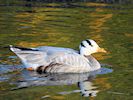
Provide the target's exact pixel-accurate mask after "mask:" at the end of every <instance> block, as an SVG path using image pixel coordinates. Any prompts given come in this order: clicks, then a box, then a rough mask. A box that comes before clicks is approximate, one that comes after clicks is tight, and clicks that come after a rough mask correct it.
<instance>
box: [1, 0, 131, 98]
mask: <svg viewBox="0 0 133 100" xmlns="http://www.w3.org/2000/svg"><path fill="white" fill-rule="evenodd" d="M8 1H9V0H7V1H6V2H4V0H2V1H0V64H1V65H2V66H4V65H13V66H18V65H20V62H19V60H18V59H16V58H15V60H14V58H12V56H13V57H14V56H15V55H14V54H13V53H11V52H10V51H9V50H8V49H7V48H3V47H5V46H8V45H10V44H12V45H17V46H23V47H36V46H42V45H49V46H59V47H69V48H73V49H78V45H79V43H80V42H81V41H82V40H84V39H87V38H91V39H94V40H95V41H96V42H97V43H98V44H99V45H100V46H101V47H104V48H105V49H106V50H107V51H108V53H107V54H103V53H98V54H94V57H95V58H96V59H97V60H98V61H99V62H100V63H102V64H105V65H106V66H105V67H106V68H110V69H113V72H112V73H108V74H103V75H97V77H96V78H95V79H94V80H93V81H92V82H93V84H94V85H95V86H97V87H98V90H99V92H98V93H97V96H95V97H83V96H82V95H81V94H80V93H79V92H78V93H70V94H66V95H60V94H57V93H58V92H61V91H72V90H76V89H78V87H77V85H76V84H73V85H59V86H31V87H29V88H25V89H20V90H15V91H11V90H10V89H11V88H12V87H14V85H12V84H11V83H10V81H12V80H10V79H9V80H8V81H1V82H0V100H40V99H46V100H88V99H90V100H107V99H108V100H132V99H133V85H132V84H133V78H132V77H133V68H132V65H133V63H132V55H133V52H132V51H133V50H132V49H133V46H132V43H133V10H132V5H130V4H129V5H118V4H103V3H89V2H88V3H82V2H79V3H72V4H71V5H70V4H66V3H44V2H33V3H32V2H28V1H19V0H13V1H12V2H8ZM5 67H6V66H5ZM19 73H21V71H19V70H18V71H15V72H11V73H8V74H11V75H15V78H14V79H16V80H17V74H19ZM0 75H2V74H0ZM45 95H50V97H47V98H41V97H43V96H45Z"/></svg>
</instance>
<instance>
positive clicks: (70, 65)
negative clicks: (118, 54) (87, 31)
mask: <svg viewBox="0 0 133 100" xmlns="http://www.w3.org/2000/svg"><path fill="white" fill-rule="evenodd" d="M10 50H11V51H12V52H14V53H15V54H16V55H17V56H18V57H19V58H20V60H21V62H22V63H23V64H24V66H25V67H26V69H28V70H34V71H37V72H38V73H45V72H50V73H60V72H61V73H83V72H90V71H94V70H98V69H100V67H101V66H100V64H99V62H98V61H97V60H96V59H95V58H94V57H93V56H91V54H92V53H96V52H104V53H106V50H105V49H103V48H100V47H99V46H98V44H97V43H96V42H95V41H94V40H92V39H86V40H83V41H82V42H81V43H80V45H79V51H77V50H74V49H71V48H61V47H52V46H40V47H37V48H23V47H16V46H12V45H10Z"/></svg>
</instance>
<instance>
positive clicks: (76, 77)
mask: <svg viewBox="0 0 133 100" xmlns="http://www.w3.org/2000/svg"><path fill="white" fill-rule="evenodd" d="M109 72H112V70H111V69H107V68H102V69H100V70H97V71H94V72H89V73H80V74H68V73H67V74H63V73H58V74H51V73H47V74H38V73H36V72H29V71H26V70H23V71H22V73H21V75H20V76H21V78H20V79H19V80H17V81H16V82H14V84H16V85H17V87H16V88H12V90H16V89H22V88H28V87H30V86H57V85H73V84H77V86H78V87H79V89H78V90H73V91H62V92H59V93H57V94H61V95H67V94H71V93H78V92H80V93H81V95H82V96H84V97H89V96H91V97H94V96H96V95H97V93H98V92H99V90H97V87H96V86H94V85H93V83H92V80H93V79H94V78H95V77H96V75H97V74H105V73H109Z"/></svg>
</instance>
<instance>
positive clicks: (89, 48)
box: [79, 39, 106, 56]
mask: <svg viewBox="0 0 133 100" xmlns="http://www.w3.org/2000/svg"><path fill="white" fill-rule="evenodd" d="M79 49H80V54H81V55H83V56H88V55H91V54H92V53H96V52H104V53H106V50H105V49H104V48H100V47H99V46H98V44H97V43H96V42H95V41H94V40H91V39H87V40H83V41H82V42H81V43H80V46H79Z"/></svg>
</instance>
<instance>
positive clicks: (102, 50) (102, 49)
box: [97, 48, 107, 53]
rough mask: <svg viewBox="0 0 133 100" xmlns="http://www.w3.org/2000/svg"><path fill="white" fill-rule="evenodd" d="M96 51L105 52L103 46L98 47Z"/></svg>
mask: <svg viewBox="0 0 133 100" xmlns="http://www.w3.org/2000/svg"><path fill="white" fill-rule="evenodd" d="M97 52H103V53H107V51H106V50H105V49H104V48H98V50H97Z"/></svg>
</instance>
